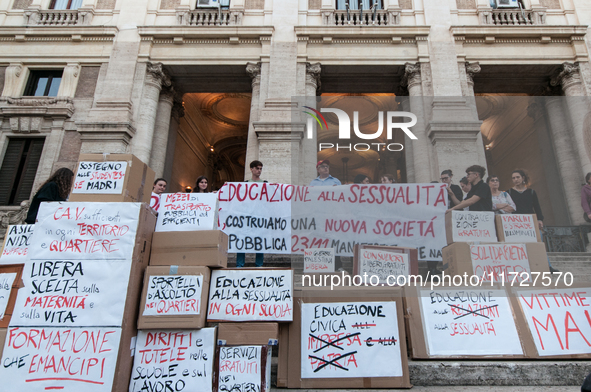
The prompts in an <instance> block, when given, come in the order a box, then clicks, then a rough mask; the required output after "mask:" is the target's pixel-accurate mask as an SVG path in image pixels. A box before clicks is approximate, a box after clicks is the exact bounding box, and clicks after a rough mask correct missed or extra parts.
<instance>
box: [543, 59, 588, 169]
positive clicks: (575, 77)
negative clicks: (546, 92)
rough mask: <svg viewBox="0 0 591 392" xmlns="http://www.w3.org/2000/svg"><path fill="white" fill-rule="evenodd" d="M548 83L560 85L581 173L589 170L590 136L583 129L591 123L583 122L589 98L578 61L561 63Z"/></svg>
mask: <svg viewBox="0 0 591 392" xmlns="http://www.w3.org/2000/svg"><path fill="white" fill-rule="evenodd" d="M550 84H551V85H552V86H558V85H560V86H561V87H562V90H563V91H564V95H565V97H566V106H567V109H568V113H569V115H570V120H571V125H572V128H571V137H572V138H573V140H574V141H575V145H576V151H577V154H578V156H579V165H580V167H581V168H582V169H583V173H588V172H591V160H590V156H589V152H590V151H591V146H590V145H589V144H590V143H591V136H589V135H586V134H585V131H586V132H587V133H589V132H590V130H589V129H585V128H586V127H590V126H591V124H587V125H586V124H585V117H586V116H587V114H588V112H589V100H588V98H587V97H585V93H584V89H583V83H582V80H581V74H580V69H579V63H574V64H573V63H563V64H562V67H561V68H560V70H559V71H558V72H557V73H556V75H555V76H554V77H552V79H551V80H550ZM588 121H590V120H588ZM581 181H583V179H581Z"/></svg>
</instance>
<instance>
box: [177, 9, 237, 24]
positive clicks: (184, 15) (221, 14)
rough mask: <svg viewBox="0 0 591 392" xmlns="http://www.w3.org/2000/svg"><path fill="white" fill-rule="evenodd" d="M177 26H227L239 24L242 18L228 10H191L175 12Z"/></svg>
mask: <svg viewBox="0 0 591 392" xmlns="http://www.w3.org/2000/svg"><path fill="white" fill-rule="evenodd" d="M177 17H178V19H179V24H182V25H188V26H229V25H237V24H241V22H242V18H241V15H240V17H237V16H236V15H233V13H230V12H229V10H220V9H211V10H191V11H184V12H177Z"/></svg>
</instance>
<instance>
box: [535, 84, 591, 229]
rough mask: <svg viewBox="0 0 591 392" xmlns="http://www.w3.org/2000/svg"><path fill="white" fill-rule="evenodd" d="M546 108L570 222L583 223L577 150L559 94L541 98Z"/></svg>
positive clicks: (580, 178) (580, 175)
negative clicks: (570, 134)
mask: <svg viewBox="0 0 591 392" xmlns="http://www.w3.org/2000/svg"><path fill="white" fill-rule="evenodd" d="M541 99H543V102H544V106H545V108H546V121H547V123H548V126H549V128H550V133H551V135H552V144H553V145H554V155H555V157H556V163H557V165H558V171H559V172H560V177H561V180H562V187H563V190H564V197H565V199H566V203H567V206H568V211H569V215H570V219H571V223H572V224H574V225H579V224H583V223H584V221H583V217H582V213H581V197H580V195H581V186H580V184H581V182H582V173H581V167H580V166H579V164H578V159H577V152H576V149H575V148H574V146H573V144H572V142H573V141H574V140H572V141H571V138H570V137H569V126H568V116H567V114H566V113H565V108H564V105H563V102H564V99H563V98H562V97H560V96H555V95H549V96H545V97H543V98H541Z"/></svg>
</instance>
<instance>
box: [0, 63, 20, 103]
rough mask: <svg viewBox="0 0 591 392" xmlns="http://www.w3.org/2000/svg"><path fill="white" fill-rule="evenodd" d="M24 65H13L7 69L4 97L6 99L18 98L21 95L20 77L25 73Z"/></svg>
mask: <svg viewBox="0 0 591 392" xmlns="http://www.w3.org/2000/svg"><path fill="white" fill-rule="evenodd" d="M23 69H24V68H23V64H22V63H11V64H10V65H9V66H8V67H6V71H5V73H4V90H3V91H2V95H3V96H5V97H16V96H19V95H21V91H19V90H20V88H21V80H20V77H21V75H22V73H23Z"/></svg>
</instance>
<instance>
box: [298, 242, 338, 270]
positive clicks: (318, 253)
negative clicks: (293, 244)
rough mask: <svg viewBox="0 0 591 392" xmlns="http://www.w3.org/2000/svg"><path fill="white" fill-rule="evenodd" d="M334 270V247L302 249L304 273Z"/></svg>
mask: <svg viewBox="0 0 591 392" xmlns="http://www.w3.org/2000/svg"><path fill="white" fill-rule="evenodd" d="M314 272H334V249H332V248H326V249H319V248H312V249H305V250H304V273H305V274H306V273H314Z"/></svg>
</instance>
